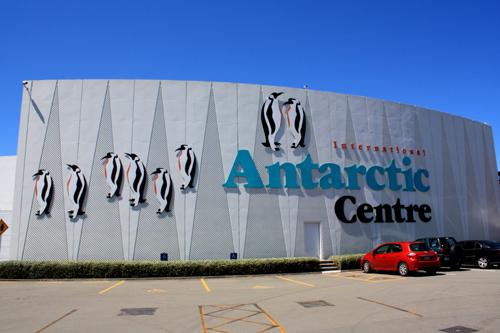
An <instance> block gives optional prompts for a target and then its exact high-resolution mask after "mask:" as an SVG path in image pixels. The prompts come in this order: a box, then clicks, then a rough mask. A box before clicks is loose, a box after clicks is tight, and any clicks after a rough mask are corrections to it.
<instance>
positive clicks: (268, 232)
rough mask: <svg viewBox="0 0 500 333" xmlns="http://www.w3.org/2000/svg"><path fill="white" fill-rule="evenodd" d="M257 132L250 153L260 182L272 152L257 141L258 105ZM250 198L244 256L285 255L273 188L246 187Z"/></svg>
mask: <svg viewBox="0 0 500 333" xmlns="http://www.w3.org/2000/svg"><path fill="white" fill-rule="evenodd" d="M259 100H260V103H259V105H260V106H262V105H263V104H264V98H263V95H262V90H261V92H260V97H259ZM256 117H257V122H258V125H257V133H256V135H255V150H254V153H253V157H254V162H255V166H256V167H257V170H258V171H259V174H260V175H261V177H262V181H263V182H264V184H266V183H267V179H265V178H266V177H265V176H264V175H267V169H266V167H265V166H266V165H271V164H273V158H272V154H273V153H272V152H271V151H270V150H269V149H268V148H264V147H263V146H262V144H261V142H262V141H263V138H264V130H263V129H262V124H261V122H260V107H259V109H258V110H257V112H256ZM246 191H249V192H250V201H249V207H248V219H247V228H246V238H245V252H244V257H245V258H273V257H275V258H278V257H286V247H285V236H284V233H283V223H282V220H281V212H280V206H279V201H278V190H277V189H258V188H249V189H246Z"/></svg>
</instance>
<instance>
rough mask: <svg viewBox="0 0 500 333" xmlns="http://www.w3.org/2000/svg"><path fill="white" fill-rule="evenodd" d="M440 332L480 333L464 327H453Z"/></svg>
mask: <svg viewBox="0 0 500 333" xmlns="http://www.w3.org/2000/svg"><path fill="white" fill-rule="evenodd" d="M439 331H440V332H447V333H455V332H460V333H472V332H478V330H475V329H473V328H468V327H464V326H453V327H448V328H445V329H442V330H439Z"/></svg>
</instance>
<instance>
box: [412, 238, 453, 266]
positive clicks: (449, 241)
mask: <svg viewBox="0 0 500 333" xmlns="http://www.w3.org/2000/svg"><path fill="white" fill-rule="evenodd" d="M415 242H424V243H426V244H427V245H429V247H430V248H431V249H433V250H434V251H436V253H437V254H438V256H439V260H440V261H441V267H450V268H451V269H460V266H462V249H461V248H460V246H458V245H457V241H456V240H455V238H453V237H426V238H419V239H417V240H416V241H415Z"/></svg>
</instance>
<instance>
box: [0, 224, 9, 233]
mask: <svg viewBox="0 0 500 333" xmlns="http://www.w3.org/2000/svg"><path fill="white" fill-rule="evenodd" d="M7 229H9V226H8V225H7V223H5V222H4V221H3V220H0V235H1V234H3V233H4V232H5V230H7Z"/></svg>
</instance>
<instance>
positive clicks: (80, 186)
mask: <svg viewBox="0 0 500 333" xmlns="http://www.w3.org/2000/svg"><path fill="white" fill-rule="evenodd" d="M67 166H68V168H69V170H70V175H69V180H68V185H67V189H68V197H69V200H70V202H71V204H72V206H73V209H72V210H70V211H68V214H69V217H70V218H71V219H74V218H76V217H77V216H78V215H83V214H85V212H84V211H83V204H84V201H85V196H86V194H87V180H86V179H85V176H84V175H83V173H82V170H80V168H79V167H78V166H77V165H70V164H67Z"/></svg>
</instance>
